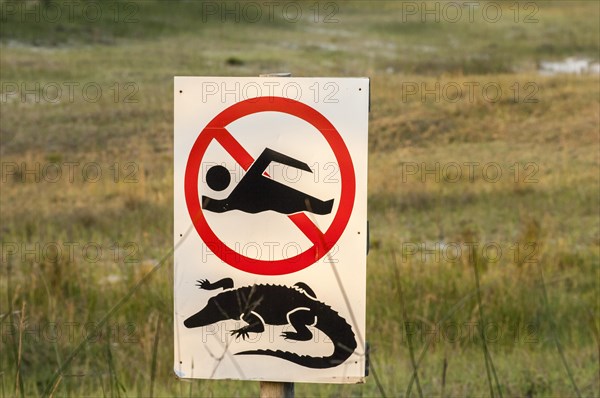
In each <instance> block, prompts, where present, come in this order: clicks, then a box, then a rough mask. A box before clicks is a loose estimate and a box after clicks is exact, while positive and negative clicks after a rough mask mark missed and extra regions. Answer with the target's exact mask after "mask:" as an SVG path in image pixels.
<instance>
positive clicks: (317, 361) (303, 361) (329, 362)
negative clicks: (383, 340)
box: [236, 304, 356, 369]
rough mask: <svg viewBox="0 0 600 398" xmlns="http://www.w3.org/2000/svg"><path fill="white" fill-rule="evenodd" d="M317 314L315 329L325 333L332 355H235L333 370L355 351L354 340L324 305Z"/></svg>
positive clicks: (348, 328)
mask: <svg viewBox="0 0 600 398" xmlns="http://www.w3.org/2000/svg"><path fill="white" fill-rule="evenodd" d="M317 313H318V315H317V317H318V318H317V323H316V325H315V327H316V328H317V329H319V330H320V331H322V332H323V333H325V334H326V335H327V337H329V338H330V339H331V341H332V342H333V345H334V350H333V353H332V354H331V355H330V356H327V357H311V356H309V355H298V354H295V353H293V352H289V351H281V350H277V351H273V350H250V351H242V352H239V353H237V354H236V355H268V356H272V357H277V358H281V359H285V360H286V361H290V362H293V363H296V364H298V365H302V366H305V367H307V368H314V369H325V368H333V367H335V366H338V365H340V364H342V363H343V362H344V361H346V360H347V359H348V358H349V357H350V355H352V353H353V352H354V350H355V349H356V338H355V336H354V332H353V331H352V327H351V326H350V325H349V324H348V323H347V322H346V320H345V319H344V318H342V317H341V316H340V315H339V314H338V313H337V312H335V311H333V310H332V309H331V308H330V307H328V306H326V305H325V304H321V308H320V309H319V311H317Z"/></svg>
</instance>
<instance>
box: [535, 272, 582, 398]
mask: <svg viewBox="0 0 600 398" xmlns="http://www.w3.org/2000/svg"><path fill="white" fill-rule="evenodd" d="M537 266H538V270H539V273H540V281H541V284H542V297H543V299H544V307H545V310H546V316H547V317H548V320H549V321H550V329H551V333H552V339H553V340H554V344H555V345H556V350H557V351H558V354H559V355H560V359H561V361H562V364H563V366H564V368H565V370H566V372H567V375H568V376H569V381H570V382H571V386H573V390H575V394H576V395H577V397H578V398H581V392H580V391H579V387H577V383H576V382H575V378H574V377H573V372H572V371H571V367H570V366H569V363H568V362H567V358H566V356H565V353H564V351H563V347H562V344H561V343H560V340H559V338H558V334H557V332H556V330H557V325H556V323H555V322H554V317H553V316H552V313H551V312H550V304H549V302H548V292H547V291H546V282H545V281H544V271H543V270H542V266H541V265H540V262H539V261H538V262H537Z"/></svg>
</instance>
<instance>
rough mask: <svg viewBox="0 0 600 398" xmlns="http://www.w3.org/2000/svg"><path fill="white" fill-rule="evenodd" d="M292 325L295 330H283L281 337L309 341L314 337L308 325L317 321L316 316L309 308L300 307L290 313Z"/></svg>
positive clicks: (289, 318)
mask: <svg viewBox="0 0 600 398" xmlns="http://www.w3.org/2000/svg"><path fill="white" fill-rule="evenodd" d="M288 320H289V322H290V325H291V326H292V327H293V328H294V329H295V332H283V333H282V334H281V337H284V338H285V339H287V340H296V341H308V340H310V339H312V337H313V334H312V332H311V331H310V330H309V329H308V327H307V325H312V324H314V323H315V316H314V315H313V314H312V312H311V311H310V310H308V309H298V310H296V311H293V312H290V313H288Z"/></svg>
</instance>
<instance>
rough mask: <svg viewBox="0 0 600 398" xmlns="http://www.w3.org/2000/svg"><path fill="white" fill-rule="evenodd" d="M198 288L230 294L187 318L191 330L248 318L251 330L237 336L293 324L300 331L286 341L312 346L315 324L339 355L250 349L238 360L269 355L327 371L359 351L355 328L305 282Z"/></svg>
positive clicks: (242, 330) (229, 283) (237, 332)
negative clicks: (310, 328)
mask: <svg viewBox="0 0 600 398" xmlns="http://www.w3.org/2000/svg"><path fill="white" fill-rule="evenodd" d="M197 286H198V287H199V288H200V289H205V290H215V289H219V288H223V289H225V291H223V292H222V293H219V294H218V295H216V296H214V297H211V298H210V299H209V300H208V303H207V304H206V306H205V307H204V308H203V309H202V310H200V311H199V312H197V313H196V314H194V315H192V316H190V317H189V318H187V319H186V320H185V321H184V322H183V324H184V325H185V327H187V328H196V327H201V326H207V325H211V324H213V323H216V322H220V321H225V320H228V319H242V320H244V321H246V322H247V323H248V325H246V326H244V327H242V328H240V329H236V330H233V331H232V332H231V334H232V335H234V336H236V337H242V339H246V337H249V333H250V332H254V333H262V332H264V330H265V324H269V325H291V326H292V327H293V328H294V331H286V332H283V333H282V334H281V336H282V337H284V338H285V339H287V340H296V341H308V340H310V339H312V337H313V334H312V332H311V331H310V330H309V329H308V327H307V326H308V325H312V326H314V327H315V328H317V329H318V330H320V331H321V332H323V333H324V334H326V335H327V337H329V339H331V341H332V342H333V345H334V351H333V353H332V354H331V355H330V356H328V357H311V356H308V355H298V354H295V353H293V352H289V351H281V350H277V351H274V350H250V351H242V352H238V353H236V354H235V355H269V356H272V357H277V358H281V359H285V360H287V361H290V362H293V363H296V364H298V365H301V366H305V367H308V368H315V369H323V368H331V367H335V366H338V365H340V364H341V363H343V362H344V361H346V359H348V358H349V357H350V355H352V353H353V352H354V350H355V349H356V339H355V336H354V332H353V331H352V327H351V326H350V325H349V324H348V323H347V322H346V320H345V319H344V318H342V317H341V316H340V315H339V314H338V313H337V312H335V311H334V310H333V309H331V307H329V306H328V305H326V304H324V303H322V302H320V301H318V300H317V299H316V296H315V293H314V292H313V291H312V289H311V288H310V287H308V285H306V284H305V283H303V282H299V283H297V284H295V285H294V286H293V287H289V286H283V285H251V286H244V287H240V288H237V289H233V280H231V279H230V278H225V279H221V280H220V281H218V282H215V283H210V282H209V281H207V280H206V279H204V280H200V281H198V284H197Z"/></svg>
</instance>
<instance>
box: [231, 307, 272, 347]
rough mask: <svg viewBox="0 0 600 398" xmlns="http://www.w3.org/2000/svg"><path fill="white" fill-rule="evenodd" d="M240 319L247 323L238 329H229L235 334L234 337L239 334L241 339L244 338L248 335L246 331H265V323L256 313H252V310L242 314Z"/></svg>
mask: <svg viewBox="0 0 600 398" xmlns="http://www.w3.org/2000/svg"><path fill="white" fill-rule="evenodd" d="M242 320H244V321H245V322H247V323H248V324H247V325H246V326H244V327H241V328H239V329H235V330H232V331H231V335H232V336H235V337H236V338H238V337H240V336H241V337H242V339H244V340H246V337H248V333H250V332H253V333H262V332H264V331H265V325H264V323H263V321H262V319H261V318H260V317H259V316H258V315H256V313H254V312H248V313H246V314H242Z"/></svg>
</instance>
